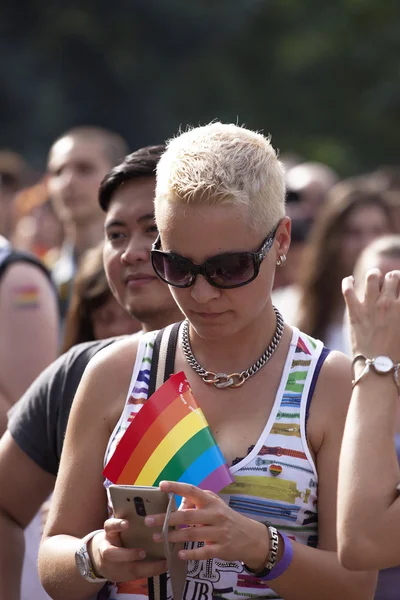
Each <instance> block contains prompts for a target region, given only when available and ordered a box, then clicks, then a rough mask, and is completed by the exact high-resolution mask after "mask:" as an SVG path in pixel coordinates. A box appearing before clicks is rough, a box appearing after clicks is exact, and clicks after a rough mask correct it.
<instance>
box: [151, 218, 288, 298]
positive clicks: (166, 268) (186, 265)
mask: <svg viewBox="0 0 400 600" xmlns="http://www.w3.org/2000/svg"><path fill="white" fill-rule="evenodd" d="M278 226H279V223H278V225H277V226H276V227H274V229H273V230H272V231H271V233H269V234H268V236H267V237H266V238H265V240H264V241H263V243H262V246H261V248H260V249H259V250H258V251H257V252H230V253H226V254H218V255H217V256H212V257H211V258H209V259H208V260H206V261H205V262H204V263H203V264H202V265H196V264H194V263H193V262H192V261H191V260H189V259H188V258H185V257H184V256H180V255H179V254H174V253H173V252H162V250H160V246H161V240H160V236H158V237H157V239H156V241H155V242H154V244H153V246H152V249H151V262H152V264H153V269H154V271H155V272H156V274H157V275H158V277H159V278H160V279H162V280H163V281H165V282H166V283H168V284H169V285H173V286H174V287H178V288H187V287H190V286H191V285H193V284H194V282H195V280H196V276H197V275H203V277H205V279H207V281H208V283H209V284H210V285H213V286H214V287H217V288H224V289H232V288H237V287H241V286H242V285H246V284H247V283H250V281H253V279H255V278H256V277H257V275H258V273H259V271H260V265H261V263H262V261H263V260H264V258H265V257H266V255H267V254H268V252H269V250H271V247H272V244H273V242H274V238H275V234H276V231H277V229H278Z"/></svg>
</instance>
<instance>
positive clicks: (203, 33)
mask: <svg viewBox="0 0 400 600" xmlns="http://www.w3.org/2000/svg"><path fill="white" fill-rule="evenodd" d="M0 32H1V35H0V50H1V61H0V73H1V83H0V86H1V87H0V108H1V110H0V146H9V147H12V148H14V149H16V150H19V151H21V152H23V153H24V154H25V155H26V156H27V157H28V158H30V159H31V160H33V161H34V163H35V164H36V165H37V166H43V165H44V161H45V156H46V152H47V150H48V147H49V145H50V144H51V142H52V141H53V139H54V138H55V137H56V136H58V135H59V134H60V133H62V132H63V131H64V130H65V129H68V128H69V127H71V126H73V125H76V124H84V123H90V124H100V125H103V126H105V127H109V128H112V129H115V130H117V131H119V132H120V133H122V134H123V135H124V136H125V137H126V138H127V139H128V141H129V143H130V145H131V147H132V149H135V148H137V147H139V146H141V145H144V144H149V143H157V142H159V141H162V140H164V139H165V138H167V137H169V136H171V135H173V134H174V133H175V132H176V131H177V129H178V128H179V127H180V126H181V125H182V126H183V127H184V126H186V125H187V124H192V125H196V124H199V123H205V122H208V121H210V120H212V119H220V120H223V121H234V122H239V123H245V124H246V125H248V126H249V127H252V128H255V129H258V130H263V131H264V132H265V133H271V134H272V136H273V143H274V145H275V146H278V147H279V148H280V150H281V152H287V151H294V152H296V153H298V154H300V155H301V156H303V157H304V158H306V159H310V160H322V161H324V162H327V163H328V164H330V165H332V166H333V167H335V168H336V169H338V170H339V172H340V173H341V174H342V175H347V174H352V173H356V172H360V171H364V170H367V169H369V168H371V167H375V166H376V165H377V164H382V163H400V158H399V149H398V135H399V133H398V132H400V61H399V58H400V10H399V7H398V2H397V0H384V1H382V2H377V1H376V0H335V2H330V1H329V0H327V1H326V2H320V1H317V0H107V1H106V0H86V1H85V2H78V1H77V0H69V1H68V2H61V1H60V0H53V1H52V2H45V1H44V0H19V2H18V3H13V2H11V0H5V2H3V3H2V6H1V8H0Z"/></svg>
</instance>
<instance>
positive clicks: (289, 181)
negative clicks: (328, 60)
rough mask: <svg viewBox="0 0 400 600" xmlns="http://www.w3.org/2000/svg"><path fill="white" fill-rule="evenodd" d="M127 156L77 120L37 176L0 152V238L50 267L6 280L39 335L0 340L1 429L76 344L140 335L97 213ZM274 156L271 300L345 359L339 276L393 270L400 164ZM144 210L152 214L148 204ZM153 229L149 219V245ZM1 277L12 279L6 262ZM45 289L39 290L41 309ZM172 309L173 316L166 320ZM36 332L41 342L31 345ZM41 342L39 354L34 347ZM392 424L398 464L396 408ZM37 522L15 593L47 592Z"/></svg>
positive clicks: (390, 579) (392, 581) (396, 584)
mask: <svg viewBox="0 0 400 600" xmlns="http://www.w3.org/2000/svg"><path fill="white" fill-rule="evenodd" d="M161 141H162V140H160V142H161ZM128 151H129V150H128V145H127V143H126V142H125V141H124V140H123V138H122V137H121V136H120V135H118V134H116V133H114V132H110V131H107V130H105V129H102V128H100V127H92V126H85V127H76V128H74V129H71V130H70V131H68V132H66V133H64V134H62V135H61V136H60V137H59V138H58V139H57V140H55V141H54V143H53V144H52V146H51V148H50V149H49V154H48V159H47V169H46V172H45V173H43V174H40V173H37V172H35V170H34V169H32V168H31V167H30V166H29V165H28V163H27V162H26V161H25V160H24V158H23V157H22V156H20V155H19V154H17V153H15V152H12V151H11V150H8V149H3V150H0V236H2V237H1V239H3V245H4V248H6V247H7V248H8V251H9V252H10V253H11V252H13V253H15V255H16V256H18V257H19V258H20V259H21V261H22V262H23V261H24V260H25V258H26V257H30V256H33V257H34V258H35V259H36V260H37V262H38V264H36V263H35V262H34V261H33V262H31V263H30V264H29V266H30V268H32V269H34V270H35V269H38V270H40V269H41V266H40V265H43V266H44V268H45V270H47V271H48V273H49V277H48V278H47V276H46V275H45V274H44V273H45V270H43V271H42V272H41V274H40V277H42V278H44V279H43V280H42V279H41V280H40V281H36V280H35V281H32V282H31V283H30V284H29V281H28V280H27V279H26V278H25V275H24V273H21V274H18V273H17V272H16V274H15V277H14V278H13V280H12V282H11V284H10V285H11V287H10V289H11V292H9V293H11V296H9V297H10V298H11V306H10V311H11V312H12V310H13V309H15V308H16V307H17V308H18V311H17V313H16V314H17V319H18V321H19V322H20V323H22V320H23V319H24V318H25V316H24V315H25V313H26V319H31V320H32V322H34V321H36V323H37V324H39V325H40V332H38V333H37V334H35V333H33V334H32V330H31V329H30V325H29V323H28V320H26V321H25V322H24V324H23V327H22V325H21V327H20V328H21V329H23V331H21V332H19V333H18V335H17V334H16V333H15V332H16V330H15V325H13V329H12V330H11V331H10V337H9V339H8V341H6V339H5V337H4V339H3V340H2V341H0V410H1V411H2V414H1V415H0V416H1V419H0V423H1V424H2V431H1V432H0V433H3V432H4V431H5V429H6V414H7V411H9V410H10V409H11V408H12V406H13V404H14V403H16V402H17V400H18V399H19V397H21V396H22V395H23V393H24V392H25V391H26V390H27V389H28V387H29V386H30V385H31V384H32V382H33V381H34V380H35V379H36V377H37V376H38V375H39V374H40V373H41V371H42V370H43V369H44V368H45V367H46V366H47V365H49V364H50V363H52V362H53V361H54V360H55V359H56V358H57V356H59V355H60V354H62V353H65V352H68V351H69V350H71V349H72V348H73V347H74V346H75V345H76V344H80V343H83V342H93V341H95V340H103V339H107V338H111V337H118V336H122V335H126V334H133V333H139V332H140V331H141V330H142V324H143V322H144V320H142V319H141V318H140V315H139V316H136V317H135V314H136V313H135V312H134V311H130V313H128V312H127V311H126V310H125V307H123V306H121V303H120V302H118V301H117V300H116V298H115V293H114V294H113V293H112V288H113V286H114V288H115V286H117V285H118V283H115V282H110V281H109V277H107V274H106V272H105V270H104V266H103V240H104V218H105V213H104V210H102V207H101V206H100V204H99V188H100V184H101V182H102V181H103V180H104V178H105V177H106V176H107V174H109V173H110V172H111V170H112V169H114V170H115V168H116V167H117V165H120V164H121V163H123V161H124V158H125V157H126V156H127V155H128ZM281 160H282V162H283V164H284V165H285V168H286V174H285V178H286V214H287V215H288V216H289V217H290V218H291V246H290V250H289V252H288V254H287V257H285V264H284V266H283V268H280V269H277V271H276V276H275V281H274V289H273V294H272V298H273V303H274V305H275V306H276V307H277V308H278V309H279V310H280V312H281V313H282V315H283V317H284V319H285V321H287V322H289V323H290V324H292V325H294V326H297V327H298V328H299V329H300V330H301V331H302V332H304V333H306V334H308V335H309V336H312V337H313V338H317V339H319V340H321V341H322V342H323V343H324V345H325V346H327V347H328V348H329V349H331V350H339V351H341V352H343V353H345V354H348V355H350V354H351V349H350V340H349V331H348V322H347V317H346V311H345V303H344V300H343V296H342V292H341V282H342V280H343V278H344V277H346V276H349V275H352V274H353V275H354V277H355V283H356V285H357V284H358V283H359V282H361V281H363V280H364V277H365V273H366V271H367V270H368V269H369V268H371V267H379V268H380V269H381V271H382V272H383V273H387V272H389V271H392V270H396V269H400V166H397V165H393V166H386V165H377V167H376V169H375V170H374V171H372V172H368V173H364V174H355V175H354V176H353V177H350V178H347V179H341V178H340V176H339V174H338V173H336V172H335V171H334V170H333V169H332V168H331V167H330V166H328V165H325V164H322V163H316V162H307V161H306V160H301V159H300V158H298V157H296V156H295V155H292V154H290V153H289V152H288V153H287V155H285V154H283V156H282V157H281ZM128 179H129V178H128ZM124 185H125V184H124ZM152 185H154V183H152ZM121 189H122V190H123V189H124V188H123V186H122V187H121ZM133 197H134V196H133ZM148 210H149V211H150V213H151V212H152V207H151V206H150V207H149V209H148ZM150 217H151V214H150ZM152 220H153V218H152V217H151V218H150V221H152ZM149 227H150V225H149ZM265 233H267V232H265ZM156 236H157V232H156V229H155V227H154V224H153V229H152V230H151V233H150V238H149V239H150V242H151V243H152V242H153V241H154V240H155V239H156ZM151 243H150V244H149V247H148V249H147V250H146V252H147V256H145V257H142V256H138V257H137V259H136V260H137V261H139V262H140V261H142V262H143V264H144V265H146V269H147V264H149V256H150V247H151ZM39 263H40V265H39ZM15 265H17V263H15ZM7 273H9V274H10V275H11V267H8V270H7ZM148 276H149V275H148ZM0 277H2V271H1V246H0ZM18 278H19V279H18ZM110 283H111V288H110ZM5 284H6V280H5V276H4V277H2V279H1V280H0V323H1V322H2V319H3V318H5V320H6V321H8V323H9V328H10V327H11V323H12V321H11V317H10V314H11V313H6V316H5V317H3V316H2V311H3V313H4V311H5V308H4V307H5V305H4V301H3V303H2V292H1V288H2V286H4V285H5ZM43 286H45V287H46V286H47V287H48V290H47V292H46V293H48V295H49V298H48V299H47V304H46V303H45V299H44V296H43V294H44V293H45V292H44V291H43ZM163 302H165V303H166V302H167V301H166V300H164V299H163ZM39 303H45V304H44V306H45V317H43V315H42V316H41V317H39V312H38V311H39V308H38V307H39ZM57 307H58V311H57ZM160 310H161V309H160ZM178 316H179V311H176V313H175V314H174V317H178ZM171 319H172V321H173V320H176V319H173V318H172V317H171ZM4 331H5V329H4ZM43 331H45V333H46V337H45V339H43V341H42V342H40V339H39V338H40V335H41V333H42V332H43ZM28 332H30V333H29V335H30V336H31V337H32V335H33V337H34V342H35V343H34V344H33V346H32V347H31V348H30V347H29V341H28V340H26V339H25V338H24V333H25V334H26V335H27V336H28ZM12 344H14V346H15V347H16V352H17V353H18V354H19V355H20V356H21V357H23V362H24V365H25V366H26V365H28V364H30V365H32V368H27V370H26V372H27V376H26V377H25V378H23V379H22V380H21V378H20V374H21V369H22V367H21V365H20V366H18V367H17V369H16V372H15V373H14V375H13V373H12V369H11V368H8V367H6V366H4V365H5V364H6V363H5V362H4V363H3V366H2V364H1V362H2V358H1V357H2V356H3V354H4V353H5V352H6V350H7V351H8V348H10V347H11V345H12ZM41 348H46V349H47V350H46V351H45V352H42V350H41ZM38 356H40V357H41V360H38ZM13 377H14V378H15V379H18V381H20V383H21V384H20V386H19V387H18V386H14V387H13V385H14V384H13V383H12V381H11V380H12V378H13ZM21 386H22V387H21ZM14 388H15V390H14ZM9 390H13V391H12V393H11V391H10V392H9ZM398 421H399V423H398V428H397V435H396V444H397V446H396V447H397V448H398V452H399V455H398V456H399V460H400V414H399V419H398ZM0 504H1V503H0ZM41 518H42V516H41V515H40V514H39V515H37V517H36V521H35V520H33V521H32V523H31V525H30V529H29V528H28V530H27V531H26V544H27V545H26V552H25V557H26V558H25V571H24V574H23V579H22V598H23V600H25V599H27V598H33V600H41V599H42V598H44V597H45V595H44V591H43V592H42V591H39V590H40V584H39V581H38V579H37V581H35V582H34V577H36V575H34V574H33V572H34V571H35V570H36V566H35V558H36V556H35V552H36V553H37V544H38V535H39V534H38V531H39V530H41V527H42V526H41ZM0 525H1V520H0ZM29 532H30V533H29ZM32 540H33V541H32ZM35 544H36V545H35ZM32 557H33V558H32ZM399 571H400V569H399ZM380 577H381V579H380V583H379V585H378V591H377V595H376V598H377V599H378V598H379V599H380V600H389V599H391V598H395V597H396V598H398V597H399V596H400V573H398V572H397V570H396V569H394V570H393V571H392V570H391V571H390V572H382V573H381V575H380ZM34 586H36V588H35V587H34ZM10 589H11V588H10ZM33 590H35V591H33ZM393 590H399V591H397V592H395V591H393ZM0 595H1V594H0ZM9 597H10V598H13V596H12V595H10V596H9Z"/></svg>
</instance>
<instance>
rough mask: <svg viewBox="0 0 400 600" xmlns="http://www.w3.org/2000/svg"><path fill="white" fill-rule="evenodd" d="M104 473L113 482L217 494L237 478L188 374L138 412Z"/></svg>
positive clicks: (166, 385)
mask: <svg viewBox="0 0 400 600" xmlns="http://www.w3.org/2000/svg"><path fill="white" fill-rule="evenodd" d="M103 475H104V476H105V477H106V478H107V479H109V480H110V481H111V482H112V483H114V484H121V485H150V486H157V485H159V483H160V481H162V480H170V481H181V482H184V483H191V484H193V485H196V486H198V487H200V488H202V489H207V490H211V491H213V492H215V493H218V492H219V491H221V490H222V489H223V488H224V487H225V486H227V485H229V484H230V483H232V481H233V478H232V475H231V473H230V471H229V468H228V466H227V464H226V462H225V459H224V457H223V455H222V453H221V451H220V449H219V447H218V445H217V443H216V441H215V439H214V436H213V435H212V433H211V431H210V428H209V426H208V423H207V421H206V419H205V417H204V415H203V412H202V410H201V409H200V408H199V407H198V405H197V403H196V401H195V399H194V397H193V395H192V392H191V389H190V386H189V383H188V381H187V380H186V378H185V374H184V373H183V372H180V373H177V374H176V375H173V376H172V377H170V379H169V380H168V381H166V382H165V383H164V384H163V385H162V386H161V387H160V388H159V389H158V390H157V391H156V392H155V393H154V394H153V395H152V396H151V398H149V399H148V400H147V401H146V402H145V403H144V405H143V406H142V407H141V408H140V410H139V412H138V413H137V414H136V416H135V418H134V419H133V421H132V423H131V424H130V425H129V427H128V429H127V430H126V432H125V433H124V435H123V436H122V438H121V440H120V442H119V444H118V446H117V448H116V450H115V452H114V454H113V455H112V457H111V459H110V460H109V462H108V464H107V465H106V467H105V469H104V471H103Z"/></svg>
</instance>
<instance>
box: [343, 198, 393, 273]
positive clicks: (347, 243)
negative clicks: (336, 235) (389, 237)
mask: <svg viewBox="0 0 400 600" xmlns="http://www.w3.org/2000/svg"><path fill="white" fill-rule="evenodd" d="M391 231H392V229H391V226H390V223H389V220H388V217H387V216H386V213H385V212H384V211H383V210H382V209H381V208H380V207H379V206H374V205H366V206H359V207H357V208H355V209H354V210H353V211H352V212H351V213H350V214H349V216H348V217H347V219H346V222H345V224H344V227H343V229H342V236H341V237H342V242H341V259H342V260H341V262H342V265H343V266H344V268H345V271H346V275H349V274H350V273H352V272H353V269H354V265H355V263H356V260H357V258H358V256H359V254H360V252H361V251H362V250H364V248H365V247H366V246H368V244H370V243H371V242H372V241H373V240H375V239H376V238H378V237H380V236H381V235H384V234H386V233H391Z"/></svg>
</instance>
